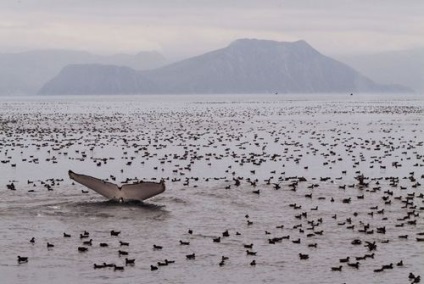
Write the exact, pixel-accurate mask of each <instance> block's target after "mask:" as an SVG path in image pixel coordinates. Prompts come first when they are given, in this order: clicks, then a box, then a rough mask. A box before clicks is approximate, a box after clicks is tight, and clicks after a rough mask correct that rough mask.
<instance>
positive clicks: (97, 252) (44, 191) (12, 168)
mask: <svg viewBox="0 0 424 284" xmlns="http://www.w3.org/2000/svg"><path fill="white" fill-rule="evenodd" d="M423 111H424V97H423V96H403V95H402V96H401V95H386V96H381V95H368V96H359V95H354V96H349V95H344V94H343V95H273V96H268V95H267V96H264V95H256V96H254V95H247V96H241V95H219V96H200V95H199V96H96V97H94V96H87V97H25V98H21V97H17V98H8V97H0V162H1V163H0V248H1V253H0V276H1V277H0V282H1V283H112V282H113V283H409V282H410V280H409V279H408V276H409V274H410V273H411V272H412V273H413V274H414V275H415V276H417V275H421V277H424V218H423V216H424V195H423V193H424V112H423ZM68 170H73V171H74V172H77V173H83V174H87V175H92V176H95V177H98V178H101V179H104V180H109V181H111V182H115V183H118V184H123V183H132V182H136V181H139V180H153V181H155V180H156V181H159V180H160V179H161V178H164V179H165V180H166V186H167V190H166V191H165V192H164V193H163V194H161V195H159V196H156V197H154V198H151V199H149V200H147V201H146V202H144V203H142V204H116V203H112V202H109V201H107V200H105V199H104V198H103V197H102V196H100V195H98V194H96V193H95V192H93V191H91V190H88V189H86V188H84V187H83V186H82V185H79V184H76V183H73V181H72V180H70V179H69V177H68V174H67V173H68ZM360 175H363V178H364V180H363V182H362V184H361V183H360V182H359V181H358V179H357V178H355V177H358V176H360ZM237 184H239V185H237ZM86 190H87V191H88V193H86ZM111 230H115V231H120V234H119V236H111V233H110V232H111ZM189 230H190V232H189ZM84 231H87V232H88V233H89V237H88V238H87V239H81V238H80V234H83V232H84ZM226 231H228V235H229V236H223V233H224V232H226ZM64 233H66V234H70V235H71V237H70V238H65V237H64ZM224 235H226V234H224ZM218 237H220V239H217V238H218ZM31 238H35V242H34V243H31V242H30V239H31ZM89 239H92V245H91V246H89V245H84V244H83V242H84V241H87V240H89ZM420 240H423V241H420ZM180 241H183V242H188V243H189V245H181V244H180ZM120 242H127V243H129V245H128V246H121V244H120ZM47 243H49V244H52V245H54V247H50V248H48V247H47ZM100 243H107V244H108V246H107V247H101V246H100ZM251 244H253V246H252V247H251V248H250V247H248V248H246V247H245V246H244V245H251ZM154 245H156V246H162V249H154V248H153V246H154ZM78 247H87V248H88V250H87V251H86V252H79V251H78ZM119 251H125V252H127V253H128V255H120V254H119ZM247 251H249V254H248V253H247ZM193 253H194V254H195V259H188V258H187V255H190V254H193ZM255 253H256V255H252V254H255ZM300 254H302V255H300ZM18 255H19V256H25V257H28V259H29V260H28V262H27V263H18V261H17V258H18ZM222 256H225V257H228V259H226V260H225V261H223V263H221V265H220V262H221V259H222ZM301 256H302V257H301ZM348 257H349V259H348V260H347V262H340V259H345V258H348ZM125 258H129V259H135V264H134V265H125ZM303 258H307V259H303ZM165 259H167V260H170V261H175V263H170V264H168V265H166V266H163V265H158V262H164V261H165ZM103 263H108V264H115V265H117V266H123V267H124V270H123V271H122V270H116V269H114V268H112V267H108V268H98V269H94V264H99V265H100V264H103ZM254 263H255V264H256V265H253V264H254ZM349 264H350V265H349ZM401 264H403V265H401ZM151 265H153V266H155V267H158V269H157V270H155V271H151ZM340 266H341V267H342V268H341V271H333V270H332V268H339V267H340ZM355 266H356V267H355ZM383 266H386V267H385V269H382V268H383Z"/></svg>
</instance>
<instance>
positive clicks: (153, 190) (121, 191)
mask: <svg viewBox="0 0 424 284" xmlns="http://www.w3.org/2000/svg"><path fill="white" fill-rule="evenodd" d="M68 174H69V178H71V179H73V180H74V181H76V182H78V183H80V184H82V185H84V186H86V187H88V188H90V189H92V190H94V191H95V192H97V193H99V194H101V195H103V196H104V197H106V198H108V199H111V200H115V201H119V202H128V201H143V200H146V199H148V198H150V197H153V196H155V195H158V194H160V193H162V192H164V191H165V181H164V180H161V181H160V182H149V181H148V182H145V181H142V182H139V183H134V184H124V185H122V186H118V185H116V184H114V183H111V182H107V181H103V180H101V179H98V178H95V177H91V176H87V175H82V174H77V173H74V172H73V171H71V170H69V172H68Z"/></svg>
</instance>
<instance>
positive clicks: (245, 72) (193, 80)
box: [39, 39, 410, 95]
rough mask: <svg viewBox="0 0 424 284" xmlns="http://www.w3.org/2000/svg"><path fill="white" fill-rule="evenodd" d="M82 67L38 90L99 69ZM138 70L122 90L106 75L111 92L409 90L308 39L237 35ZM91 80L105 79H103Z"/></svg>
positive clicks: (55, 88) (56, 90) (54, 89)
mask: <svg viewBox="0 0 424 284" xmlns="http://www.w3.org/2000/svg"><path fill="white" fill-rule="evenodd" d="M97 67H98V68H97V69H96V72H102V68H103V69H104V70H103V71H104V72H106V73H107V74H109V76H110V75H111V74H113V72H111V70H110V69H111V68H113V67H111V66H103V67H101V66H97ZM83 69H84V66H82V65H80V66H74V68H73V69H72V71H73V72H74V73H78V72H83V73H84V74H85V75H86V76H77V74H72V72H65V73H62V72H61V73H60V74H59V75H58V76H59V77H60V76H61V77H62V78H59V79H58V78H57V77H56V78H54V79H52V80H51V81H49V82H48V83H46V84H45V85H44V86H43V87H42V88H41V89H40V91H39V94H58V95H66V94H71V93H70V92H66V90H67V89H69V90H75V89H74V88H73V87H72V86H75V85H84V86H87V84H88V83H89V82H87V81H90V77H93V76H94V77H96V76H97V75H95V74H91V75H90V73H87V72H85V71H84V70H83ZM68 71H69V70H68ZM127 71H128V70H127ZM133 71H134V72H136V73H137V74H138V76H139V78H138V79H137V80H136V79H134V78H135V77H136V76H135V74H134V72H132V71H131V72H127V73H128V74H130V73H131V75H129V76H132V78H133V79H131V80H127V81H125V82H126V83H128V84H132V86H126V89H125V90H123V91H122V92H119V89H117V88H116V86H118V85H120V84H121V83H119V82H118V81H117V79H116V78H108V79H106V78H105V80H106V81H114V82H115V83H116V84H115V87H113V92H107V93H114V92H116V94H119V93H126V92H127V91H128V90H131V92H132V93H134V94H149V93H151V94H164V93H170V94H174V93H175V94H179V93H184V94H193V93H196V94H202V93H207V94H212V93H276V92H278V93H323V92H329V93H335V92H407V91H410V90H408V88H406V87H402V86H390V85H381V84H377V83H375V82H373V81H372V80H371V79H369V78H367V77H365V76H363V75H361V74H360V73H358V72H357V71H355V70H354V69H353V68H351V67H349V66H348V65H346V64H344V63H341V62H339V61H337V60H335V59H332V58H330V57H327V56H325V55H323V54H321V53H320V52H319V51H317V50H316V49H314V48H313V47H312V46H310V45H309V44H308V43H307V42H306V41H304V40H300V41H295V42H276V41H271V40H259V39H238V40H235V41H233V42H232V43H230V44H229V45H228V46H227V47H224V48H221V49H217V50H214V51H210V52H207V53H205V54H202V55H199V56H195V57H192V58H188V59H185V60H182V61H179V62H176V63H173V64H169V65H165V66H163V67H160V68H157V69H152V70H147V71H138V72H137V71H135V70H133ZM64 76H67V77H64ZM134 76H135V77H134ZM97 77H98V76H97ZM76 78H78V80H75V79H76ZM121 79H123V80H124V78H121ZM90 82H92V83H93V84H94V83H96V84H99V83H100V82H99V81H98V80H91V81H90ZM121 85H122V84H121ZM87 88H88V89H89V91H90V94H103V93H102V92H104V91H105V89H104V88H103V87H102V88H96V86H94V85H91V86H89V87H87ZM86 91H88V90H86ZM80 92H81V94H84V92H85V91H84V89H80ZM85 93H87V92H85ZM72 94H75V93H74V92H72Z"/></svg>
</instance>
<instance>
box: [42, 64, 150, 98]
mask: <svg viewBox="0 0 424 284" xmlns="http://www.w3.org/2000/svg"><path fill="white" fill-rule="evenodd" d="M74 82H78V83H77V84H75V83H74ZM149 85H151V83H150V82H148V81H147V80H146V79H144V78H143V77H142V76H140V75H139V73H138V72H137V71H135V70H134V69H132V68H129V67H124V66H115V65H100V64H75V65H68V66H66V67H65V68H63V69H62V71H60V73H59V75H58V76H56V77H54V78H53V79H52V80H51V81H50V82H49V83H48V84H46V85H44V86H43V88H42V89H41V90H40V93H42V94H67V95H82V94H88V95H90V94H94V95H95V94H104V95H110V94H136V93H138V92H139V90H140V89H142V88H146V87H148V86H149Z"/></svg>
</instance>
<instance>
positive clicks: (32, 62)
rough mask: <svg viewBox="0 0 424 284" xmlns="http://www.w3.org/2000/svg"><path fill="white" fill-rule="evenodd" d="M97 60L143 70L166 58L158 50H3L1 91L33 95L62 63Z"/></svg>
mask: <svg viewBox="0 0 424 284" xmlns="http://www.w3.org/2000/svg"><path fill="white" fill-rule="evenodd" d="M96 63H98V64H100V63H101V64H107V65H120V66H127V67H131V68H134V69H136V70H146V69H153V68H157V67H160V66H163V65H164V64H165V59H164V57H163V56H162V55H160V54H159V53H157V52H140V53H138V54H135V55H128V54H115V55H110V56H101V55H95V54H92V53H89V52H84V51H71V50H37V51H28V52H21V53H2V54H0V95H33V94H36V93H37V91H38V90H39V89H40V88H41V87H42V86H43V85H44V84H45V83H46V82H47V81H49V80H50V79H52V78H53V77H54V76H56V75H57V74H58V73H59V72H60V70H62V69H63V68H64V67H65V66H67V65H70V64H96Z"/></svg>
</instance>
